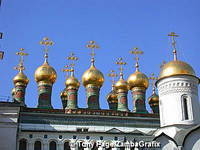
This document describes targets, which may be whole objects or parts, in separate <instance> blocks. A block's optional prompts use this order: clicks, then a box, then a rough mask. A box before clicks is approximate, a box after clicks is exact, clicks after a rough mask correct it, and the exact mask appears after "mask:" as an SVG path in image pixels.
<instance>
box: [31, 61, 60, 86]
mask: <svg viewBox="0 0 200 150" xmlns="http://www.w3.org/2000/svg"><path fill="white" fill-rule="evenodd" d="M56 78H57V74H56V71H55V70H54V68H53V67H51V66H50V65H49V64H48V63H47V62H45V63H44V64H43V65H41V66H40V67H38V68H37V69H36V71H35V80H36V82H40V81H44V82H50V83H52V84H53V83H54V82H55V81H56Z"/></svg>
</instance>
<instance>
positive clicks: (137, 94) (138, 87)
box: [127, 48, 149, 113]
mask: <svg viewBox="0 0 200 150" xmlns="http://www.w3.org/2000/svg"><path fill="white" fill-rule="evenodd" d="M130 53H131V54H134V55H135V60H136V63H135V68H136V70H135V72H134V73H133V74H131V75H130V76H129V77H128V80H127V82H128V87H129V90H131V94H132V97H133V112H136V113H148V111H147V110H146V105H145V100H146V89H147V88H148V86H149V80H148V77H147V76H146V75H145V74H144V73H142V72H140V71H139V62H138V61H139V57H138V55H139V54H143V51H141V50H139V48H134V50H133V51H130Z"/></svg>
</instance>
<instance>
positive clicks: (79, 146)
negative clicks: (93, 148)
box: [78, 141, 84, 150]
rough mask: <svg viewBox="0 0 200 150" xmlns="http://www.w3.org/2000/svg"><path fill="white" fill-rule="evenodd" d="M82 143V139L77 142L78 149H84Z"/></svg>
mask: <svg viewBox="0 0 200 150" xmlns="http://www.w3.org/2000/svg"><path fill="white" fill-rule="evenodd" d="M82 144H83V142H82V141H81V142H79V143H78V150H84V147H83V145H82Z"/></svg>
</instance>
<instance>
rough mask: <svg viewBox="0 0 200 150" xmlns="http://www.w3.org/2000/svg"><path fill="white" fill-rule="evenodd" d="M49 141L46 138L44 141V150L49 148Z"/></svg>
mask: <svg viewBox="0 0 200 150" xmlns="http://www.w3.org/2000/svg"><path fill="white" fill-rule="evenodd" d="M48 144H49V143H48V142H47V141H46V140H45V141H43V150H48Z"/></svg>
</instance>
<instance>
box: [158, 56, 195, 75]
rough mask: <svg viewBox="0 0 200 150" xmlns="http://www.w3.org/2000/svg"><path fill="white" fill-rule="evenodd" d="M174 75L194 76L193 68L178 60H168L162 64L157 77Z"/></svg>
mask: <svg viewBox="0 0 200 150" xmlns="http://www.w3.org/2000/svg"><path fill="white" fill-rule="evenodd" d="M174 75H192V76H195V71H194V70H193V68H192V67H191V66H190V65H189V64H187V63H185V62H183V61H180V60H174V61H170V62H168V63H166V64H164V65H163V66H162V69H161V71H160V75H159V79H161V78H165V77H170V76H174Z"/></svg>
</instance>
